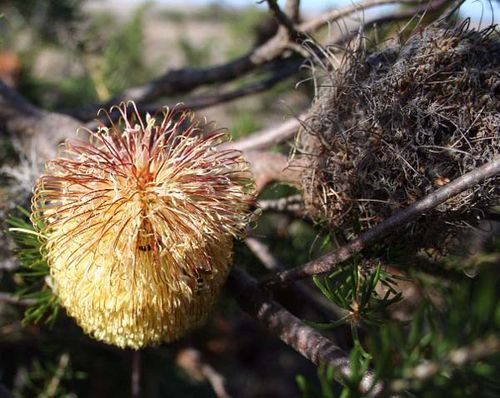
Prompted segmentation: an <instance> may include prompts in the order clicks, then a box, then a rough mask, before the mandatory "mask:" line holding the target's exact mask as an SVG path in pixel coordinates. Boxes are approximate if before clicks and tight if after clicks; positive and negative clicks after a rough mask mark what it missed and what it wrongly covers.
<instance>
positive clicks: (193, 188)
mask: <svg viewBox="0 0 500 398" xmlns="http://www.w3.org/2000/svg"><path fill="white" fill-rule="evenodd" d="M132 106H133V107H134V109H135V105H134V104H133V103H132ZM115 111H118V112H120V113H121V118H120V120H119V121H118V122H117V123H116V124H113V125H112V127H110V128H107V127H104V126H102V127H100V128H99V129H98V130H97V132H90V134H91V139H90V142H83V141H67V142H66V143H65V144H64V146H63V147H62V153H61V155H60V157H58V158H57V159H55V160H52V161H50V162H48V163H47V165H46V172H45V174H44V175H42V176H41V177H40V178H39V180H38V182H37V185H36V189H35V195H34V198H33V216H32V219H33V220H32V221H33V222H34V224H36V222H38V221H42V222H43V223H44V224H45V229H44V230H43V231H41V233H42V234H43V236H44V237H45V239H44V245H43V246H44V247H43V250H44V253H46V256H47V260H48V264H49V266H50V271H51V275H52V277H53V279H54V283H55V293H56V294H57V296H58V297H59V299H60V302H61V304H62V306H63V307H65V308H66V310H67V312H68V314H69V315H71V316H72V317H74V318H75V319H76V321H77V322H78V323H79V324H80V326H81V327H82V328H83V329H84V330H85V331H86V332H87V333H89V334H91V335H92V336H94V337H95V338H97V339H99V340H103V341H105V342H108V343H111V344H115V345H117V346H120V347H132V348H139V347H141V346H144V345H148V344H155V343H159V342H162V341H170V340H173V339H176V338H178V337H180V336H181V335H183V334H184V333H185V332H186V331H188V330H190V329H192V328H193V327H195V326H197V325H199V324H200V323H202V322H203V321H204V319H205V318H206V317H207V314H208V313H209V311H210V308H211V306H212V305H213V303H214V301H215V300H216V298H217V296H218V293H219V290H220V288H221V286H222V284H223V283H224V281H225V279H226V277H227V275H228V272H229V269H230V264H231V251H232V240H233V237H237V236H240V235H241V234H242V232H243V230H244V227H245V225H246V223H247V221H248V218H249V213H250V211H249V204H250V202H251V201H252V200H253V181H252V177H251V175H250V172H249V170H248V167H247V163H246V162H245V161H244V159H243V158H242V156H241V153H240V152H238V151H234V150H230V149H229V150H226V149H221V148H219V145H220V144H221V143H222V142H224V141H226V140H227V139H228V134H227V132H225V131H222V130H216V131H211V132H208V133H207V134H201V131H200V126H199V123H198V122H197V121H195V119H194V118H193V114H192V113H190V112H188V111H176V110H175V109H174V110H173V111H169V110H166V111H165V112H164V114H163V115H161V117H160V118H153V117H150V116H149V115H148V116H147V117H146V120H145V121H143V120H142V119H141V118H140V116H139V114H138V112H137V110H135V112H133V113H132V114H130V113H127V106H126V105H125V104H122V105H121V106H119V107H116V108H115Z"/></svg>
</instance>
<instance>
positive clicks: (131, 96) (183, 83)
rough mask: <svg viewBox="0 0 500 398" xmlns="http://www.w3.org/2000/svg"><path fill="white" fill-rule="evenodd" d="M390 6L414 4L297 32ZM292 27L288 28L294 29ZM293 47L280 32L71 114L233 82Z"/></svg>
mask: <svg viewBox="0 0 500 398" xmlns="http://www.w3.org/2000/svg"><path fill="white" fill-rule="evenodd" d="M270 3H275V1H273V0H270ZM390 3H413V2H411V1H408V0H398V1H396V0H391V1H389V0H377V1H373V0H367V1H365V2H364V3H360V4H357V5H356V6H352V5H350V6H347V7H344V8H342V9H340V10H336V11H335V12H332V13H329V14H327V15H328V18H320V19H315V20H312V21H309V22H305V23H303V24H301V25H299V26H298V28H297V30H296V32H297V34H298V35H299V36H300V37H302V38H305V36H304V35H303V34H304V33H310V32H312V31H314V30H317V29H319V28H320V27H322V26H324V25H325V24H327V23H328V22H331V21H334V20H336V19H338V18H341V17H345V16H347V15H350V14H352V13H353V12H356V11H359V10H360V9H365V8H369V7H373V6H375V5H380V4H390ZM285 10H286V11H287V13H289V12H290V10H297V12H298V2H297V1H295V0H290V2H289V4H288V5H286V6H285ZM293 13H294V12H290V15H288V16H287V15H286V14H285V13H283V12H281V14H282V15H284V16H285V17H286V18H287V19H288V21H290V23H287V24H288V25H290V24H291V25H292V26H293V22H292V21H294V20H295V18H297V15H298V14H297V15H293ZM292 26H288V27H289V28H291V27H292ZM290 44H291V43H290V38H289V37H288V35H287V34H286V35H284V34H283V31H282V30H278V32H277V33H276V34H275V35H274V36H273V37H272V38H270V39H269V40H268V41H266V42H265V43H264V44H262V45H260V46H258V47H256V48H254V49H253V50H251V51H250V52H248V53H247V54H245V55H243V56H241V57H240V58H237V59H235V60H233V61H230V62H227V63H223V64H219V65H215V66H210V67H207V68H190V67H186V68H182V69H176V70H171V71H169V72H167V73H166V74H164V75H163V76H161V77H159V78H157V79H155V80H152V81H150V82H148V83H146V84H143V85H140V86H136V87H131V88H129V89H127V90H125V91H123V92H122V93H121V94H119V95H117V96H115V97H114V98H112V99H110V100H108V101H106V102H104V103H101V104H93V105H90V106H87V107H85V108H82V109H78V110H74V111H71V112H69V114H70V115H72V116H74V117H76V118H77V119H79V120H83V121H88V120H92V119H93V118H94V117H95V114H96V112H97V110H98V109H100V108H104V109H108V108H109V107H110V106H111V105H114V104H117V103H120V102H121V101H126V100H133V101H135V102H136V103H138V104H145V103H148V102H151V101H153V100H155V99H157V98H160V97H165V96H169V95H179V94H183V93H186V92H189V91H192V90H194V89H196V88H198V87H201V86H204V85H210V84H215V83H226V82H230V81H233V80H235V79H237V78H239V77H242V76H245V75H246V74H248V73H250V72H252V71H255V70H258V69H259V68H261V67H263V66H267V65H270V64H272V62H273V61H275V60H278V59H279V58H280V57H281V56H282V55H283V52H284V51H285V50H286V49H288V48H289V45H290Z"/></svg>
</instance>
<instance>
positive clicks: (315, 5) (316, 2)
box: [155, 0, 500, 23]
mask: <svg viewBox="0 0 500 398" xmlns="http://www.w3.org/2000/svg"><path fill="white" fill-rule="evenodd" d="M155 2H157V3H161V4H164V5H167V4H176V5H179V4H189V5H207V4H214V3H220V4H225V5H228V6H234V7H245V6H250V5H258V4H257V3H258V1H257V0H156V1H155ZM284 2H285V0H278V3H280V4H281V5H282V4H283V3H284ZM353 2H354V1H352V0H302V1H301V9H303V10H306V11H323V10H325V9H328V8H333V7H339V6H343V5H346V4H350V3H353ZM258 6H259V7H266V4H260V5H258ZM492 8H493V15H494V21H495V22H496V23H498V22H500V2H499V1H498V0H492V1H491V2H490V1H489V0H467V1H466V2H465V3H464V5H463V6H462V9H461V11H462V15H464V16H468V17H471V18H474V19H479V18H480V17H481V15H482V17H483V21H484V22H485V23H487V22H490V21H491V20H492Z"/></svg>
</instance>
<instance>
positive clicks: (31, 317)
mask: <svg viewBox="0 0 500 398" xmlns="http://www.w3.org/2000/svg"><path fill="white" fill-rule="evenodd" d="M18 210H19V212H20V213H21V216H19V217H16V216H12V217H10V218H9V219H7V223H8V225H10V226H11V228H9V234H10V236H11V237H12V239H13V241H14V242H15V244H16V246H17V249H16V254H17V258H18V260H19V262H20V264H21V271H20V272H18V273H17V275H18V276H19V277H20V278H21V280H22V286H21V288H20V289H19V290H18V291H17V292H16V295H17V296H18V297H19V298H20V299H21V300H26V301H29V302H30V305H28V307H27V308H26V311H25V313H24V319H23V322H24V323H38V322H40V321H41V320H43V321H44V322H45V323H48V324H53V322H54V321H55V319H56V317H57V314H58V311H59V304H58V300H57V297H56V296H55V295H54V293H53V291H52V288H51V286H50V280H51V279H50V270H49V266H48V264H47V262H46V260H45V257H44V255H43V248H42V242H43V236H41V235H40V233H39V232H38V231H40V230H42V229H43V225H37V226H36V227H34V226H33V225H32V224H31V222H30V221H29V215H30V214H29V212H28V211H27V210H25V209H23V208H22V207H18Z"/></svg>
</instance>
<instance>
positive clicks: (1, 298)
mask: <svg viewBox="0 0 500 398" xmlns="http://www.w3.org/2000/svg"><path fill="white" fill-rule="evenodd" d="M0 302H2V303H9V304H18V305H25V306H28V305H33V304H35V302H36V301H35V300H32V299H21V298H19V297H17V296H15V295H13V294H11V293H4V292H0Z"/></svg>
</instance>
